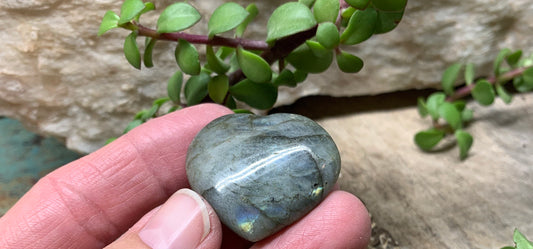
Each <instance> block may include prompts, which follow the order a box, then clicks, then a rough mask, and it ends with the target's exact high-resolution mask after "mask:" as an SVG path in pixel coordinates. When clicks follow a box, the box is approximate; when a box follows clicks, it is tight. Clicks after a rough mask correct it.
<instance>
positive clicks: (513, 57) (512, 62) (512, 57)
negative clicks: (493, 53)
mask: <svg viewBox="0 0 533 249" xmlns="http://www.w3.org/2000/svg"><path fill="white" fill-rule="evenodd" d="M521 57H522V50H517V51H514V52H513V53H511V54H509V55H507V57H505V60H506V61H507V64H509V66H511V67H516V66H517V65H518V62H519V61H520V58H521Z"/></svg>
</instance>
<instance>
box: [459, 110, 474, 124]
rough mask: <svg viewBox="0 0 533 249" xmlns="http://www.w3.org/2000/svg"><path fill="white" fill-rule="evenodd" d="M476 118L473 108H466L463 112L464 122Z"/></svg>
mask: <svg viewBox="0 0 533 249" xmlns="http://www.w3.org/2000/svg"><path fill="white" fill-rule="evenodd" d="M473 118H474V112H473V111H472V110H471V109H464V110H463V111H462V112H461V119H462V120H463V122H469V121H471V120H472V119H473Z"/></svg>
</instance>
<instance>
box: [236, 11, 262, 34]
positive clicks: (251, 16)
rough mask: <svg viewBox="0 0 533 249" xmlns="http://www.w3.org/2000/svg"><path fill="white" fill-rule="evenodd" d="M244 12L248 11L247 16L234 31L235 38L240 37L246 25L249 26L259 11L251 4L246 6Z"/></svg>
mask: <svg viewBox="0 0 533 249" xmlns="http://www.w3.org/2000/svg"><path fill="white" fill-rule="evenodd" d="M246 11H248V16H247V17H246V19H244V21H243V22H242V23H241V24H239V26H238V27H237V28H236V29H235V36H237V37H242V35H243V34H244V31H245V30H246V27H248V24H250V22H251V21H252V20H253V19H254V18H255V17H256V16H257V15H258V14H259V9H257V6H256V5H255V4H253V3H252V4H249V5H248V6H246Z"/></svg>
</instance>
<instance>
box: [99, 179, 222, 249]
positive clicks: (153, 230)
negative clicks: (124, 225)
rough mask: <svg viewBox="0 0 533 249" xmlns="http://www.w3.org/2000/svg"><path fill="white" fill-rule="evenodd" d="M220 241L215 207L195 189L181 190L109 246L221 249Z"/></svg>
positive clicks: (160, 248) (114, 247)
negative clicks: (194, 190)
mask: <svg viewBox="0 0 533 249" xmlns="http://www.w3.org/2000/svg"><path fill="white" fill-rule="evenodd" d="M221 241H222V227H221V224H220V221H219V220H218V217H217V216H216V213H215V212H214V211H213V208H211V206H210V205H209V204H208V203H207V202H205V200H203V198H202V197H200V196H199V195H198V194H196V193H195V192H193V191H192V190H190V189H181V190H179V191H177V192H176V193H174V194H173V195H172V196H171V197H170V198H169V199H168V200H167V201H166V202H165V203H164V204H163V205H161V206H160V207H157V208H155V209H154V210H152V211H150V212H149V213H148V214H146V215H145V216H144V217H143V218H141V219H140V220H139V221H138V222H137V223H136V224H135V225H134V226H133V227H132V228H130V229H129V230H128V232H126V233H125V234H124V235H122V236H121V237H120V238H119V239H118V240H116V241H115V242H113V243H112V244H110V245H109V246H108V247H106V249H121V248H132V249H147V248H153V249H173V248H176V249H215V248H216V249H218V248H220V244H221Z"/></svg>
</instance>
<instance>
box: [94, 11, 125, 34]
mask: <svg viewBox="0 0 533 249" xmlns="http://www.w3.org/2000/svg"><path fill="white" fill-rule="evenodd" d="M119 19H120V17H119V16H118V15H117V14H116V13H115V12H113V11H111V10H110V11H108V12H106V13H105V15H104V18H103V19H102V23H101V24H100V28H99V29H98V36H101V35H103V34H104V33H105V32H107V31H109V30H111V29H114V28H116V27H118V20H119Z"/></svg>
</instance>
